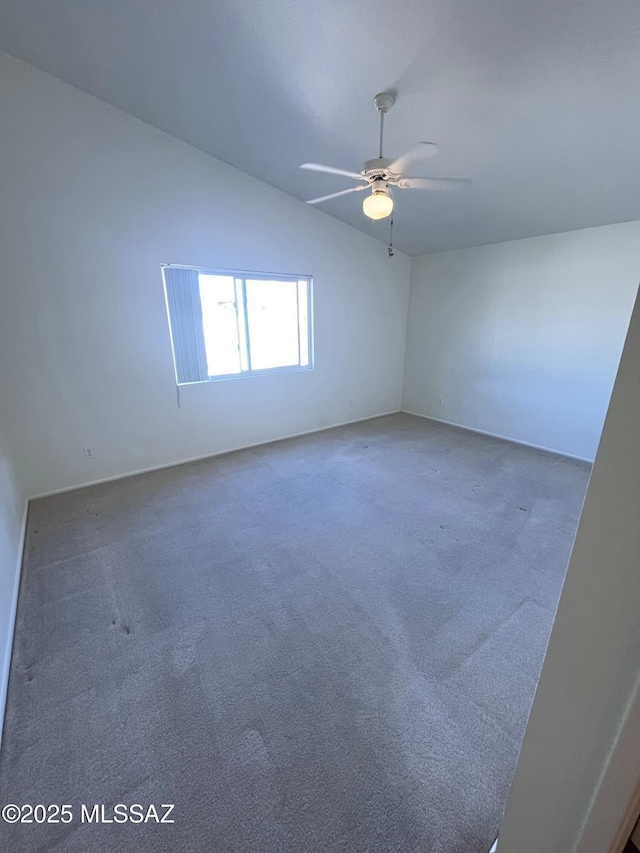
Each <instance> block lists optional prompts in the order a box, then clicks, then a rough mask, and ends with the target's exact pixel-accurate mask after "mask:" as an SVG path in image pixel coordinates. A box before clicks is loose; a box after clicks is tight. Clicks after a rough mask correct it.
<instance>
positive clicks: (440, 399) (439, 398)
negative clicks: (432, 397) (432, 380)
mask: <svg viewBox="0 0 640 853" xmlns="http://www.w3.org/2000/svg"><path fill="white" fill-rule="evenodd" d="M438 402H439V403H440V405H442V397H438Z"/></svg>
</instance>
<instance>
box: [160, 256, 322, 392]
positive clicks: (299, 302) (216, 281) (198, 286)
mask: <svg viewBox="0 0 640 853" xmlns="http://www.w3.org/2000/svg"><path fill="white" fill-rule="evenodd" d="M162 272H163V276H164V285H165V294H166V298H167V310H168V314H169V328H170V331H171V343H172V346H173V356H174V362H175V368H176V378H177V381H178V384H186V383H189V382H206V381H208V380H214V379H231V378H234V377H238V376H251V375H259V374H265V373H282V372H289V371H293V370H310V369H311V368H312V367H313V353H312V325H311V278H310V277H308V276H289V275H270V274H269V275H266V274H263V273H239V272H232V271H224V272H222V271H213V270H203V269H197V268H195V267H179V266H165V267H163V270H162Z"/></svg>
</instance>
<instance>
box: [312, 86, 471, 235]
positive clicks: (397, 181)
mask: <svg viewBox="0 0 640 853" xmlns="http://www.w3.org/2000/svg"><path fill="white" fill-rule="evenodd" d="M395 101H396V99H395V97H394V96H393V95H392V94H391V93H389V92H381V93H380V94H379V95H376V96H375V98H374V101H373V102H374V104H375V105H376V109H377V110H378V112H379V113H380V154H379V156H378V157H376V158H375V159H373V160H366V161H365V163H364V165H363V167H362V171H361V172H360V173H358V172H349V171H347V170H345V169H335V168H333V166H323V165H322V164H320V163H303V164H302V165H301V166H300V168H301V169H310V170H311V171H312V172H327V173H328V174H330V175H344V176H345V177H346V178H353V179H354V180H356V181H364V183H363V184H361V185H359V186H356V187H349V189H346V190H340V192H337V193H330V194H329V195H323V196H320V197H319V198H311V199H309V200H308V201H307V204H320V202H323V201H328V200H329V199H330V198H337V197H338V196H341V195H347V193H357V192H361V191H362V190H367V189H369V188H371V195H368V196H367V197H366V198H365V200H364V202H363V204H362V210H363V211H364V213H365V214H366V215H367V216H368V217H369V218H370V219H384V218H385V217H386V216H389V215H390V214H391V211H392V210H393V198H392V197H391V187H398V188H399V189H401V190H459V189H463V188H464V187H465V186H467V185H468V184H470V183H471V181H470V180H469V179H468V178H410V177H406V171H407V169H408V168H409V167H410V166H413V164H414V163H418V162H420V161H421V160H426V159H427V158H429V157H434V156H435V155H436V154H438V153H439V149H438V146H437V145H435V144H434V143H433V142H419V143H418V144H417V145H416V146H415V147H414V148H412V149H411V150H410V151H407V152H406V154H403V155H402V156H401V157H397V158H396V159H395V160H391V159H390V158H388V157H383V156H382V140H383V134H384V117H385V115H386V114H387V113H388V112H389V110H390V109H391V107H392V106H393V105H394V104H395Z"/></svg>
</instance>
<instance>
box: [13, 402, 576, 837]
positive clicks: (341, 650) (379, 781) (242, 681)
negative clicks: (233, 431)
mask: <svg viewBox="0 0 640 853" xmlns="http://www.w3.org/2000/svg"><path fill="white" fill-rule="evenodd" d="M588 472H589V467H588V466H587V465H585V464H582V463H578V462H573V461H570V460H568V459H564V458H561V457H559V456H554V455H551V454H546V453H543V452H539V451H536V450H531V449H528V448H524V447H518V446H516V445H512V444H509V443H506V442H502V441H499V440H495V439H491V438H487V437H483V436H479V435H475V434H473V433H469V432H465V431H463V430H458V429H455V428H452V427H447V426H443V425H438V424H435V423H432V422H429V421H425V420H422V419H419V418H415V417H412V416H409V415H391V416H388V417H384V418H377V419H375V420H371V421H367V422H364V423H361V424H355V425H351V426H348V427H341V428H338V429H334V430H328V431H326V432H323V433H319V434H316V435H313V436H309V437H304V438H299V439H292V440H288V441H285V442H280V443H278V444H273V445H270V446H265V447H262V448H258V449H251V450H246V451H241V452H238V453H233V454H229V455H227V456H224V457H218V458H212V459H210V460H206V461H203V462H197V463H190V464H187V465H183V466H179V467H175V468H172V469H168V470H164V471H159V472H155V473H150V474H144V475H140V476H136V477H132V478H129V479H126V480H120V481H117V482H113V483H108V484H104V485H100V486H95V487H90V488H86V489H82V490H78V491H75V492H71V493H67V494H63V495H59V496H56V497H51V498H46V499H42V500H38V501H35V502H34V503H32V505H31V509H30V513H29V524H28V534H27V547H26V555H25V563H24V571H23V577H22V586H21V591H20V602H19V611H18V622H17V630H16V642H15V648H14V655H13V663H12V670H11V679H10V687H9V699H8V710H7V717H6V726H5V733H4V740H3V745H2V751H1V753H0V804H4V803H7V802H12V803H18V804H22V803H43V804H49V803H62V804H66V803H68V804H71V805H72V806H73V813H74V819H73V822H72V823H70V824H68V825H64V824H57V825H36V824H30V825H17V826H7V825H2V826H0V849H2V850H12V851H16V853H22V851H29V853H37V851H45V850H46V851H68V852H69V853H76V851H77V853H93V851H96V853H97V851H100V853H105V851H106V852H107V853H110V852H111V851H131V850H135V851H137V853H146V851H154V853H155V851H163V852H164V851H166V853H169V851H171V853H176V851H180V853H190V851H193V853H205V851H206V853H211V851H214V852H215V853H240V852H241V851H242V853H253V852H254V851H255V853H276V851H278V853H281V851H287V853H337V851H345V853H347V851H348V853H365V851H367V853H405V851H425V853H427V851H429V852H430V853H436V851H442V853H486V851H487V850H488V849H489V847H490V845H491V843H492V842H493V840H494V838H495V835H496V831H497V829H498V826H499V822H500V819H501V814H502V811H503V809H504V805H505V802H506V797H507V792H508V788H509V783H510V779H511V775H512V772H513V769H514V766H515V761H516V757H517V753H518V748H519V744H520V741H521V738H522V735H523V732H524V727H525V723H526V719H527V713H528V709H529V707H530V703H531V699H532V696H533V692H534V689H535V684H536V678H537V675H538V672H539V668H540V665H541V661H542V658H543V654H544V649H545V644H546V641H547V638H548V634H549V630H550V627H551V623H552V620H553V612H554V608H555V605H556V602H557V599H558V595H559V592H560V587H561V584H562V578H563V573H564V569H565V566H566V562H567V559H568V555H569V551H570V546H571V542H572V538H573V534H574V530H575V527H576V523H577V519H578V515H579V511H580V506H581V503H582V499H583V495H584V491H585V487H586V482H587V477H588ZM81 803H85V804H94V803H104V804H105V805H106V806H107V815H108V814H109V809H110V808H111V807H112V806H113V805H114V804H115V803H124V804H131V803H139V804H142V805H144V806H145V807H146V806H147V805H148V804H150V803H153V804H162V803H175V811H174V813H173V815H172V816H173V817H174V818H175V823H174V824H172V825H155V824H152V823H148V824H146V825H136V826H133V825H131V824H123V825H93V824H86V823H84V824H83V823H81V822H80V816H81V813H80V804H81Z"/></svg>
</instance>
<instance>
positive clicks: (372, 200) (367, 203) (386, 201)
mask: <svg viewBox="0 0 640 853" xmlns="http://www.w3.org/2000/svg"><path fill="white" fill-rule="evenodd" d="M362 210H363V212H364V214H365V216H368V217H369V219H384V218H385V217H386V216H390V215H391V211H392V210H393V199H392V198H391V193H390V192H389V188H388V187H387V185H386V184H385V185H383V186H381V187H376V186H375V185H374V187H373V192H372V193H371V195H368V196H367V197H366V198H365V200H364V201H363V202H362Z"/></svg>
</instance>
